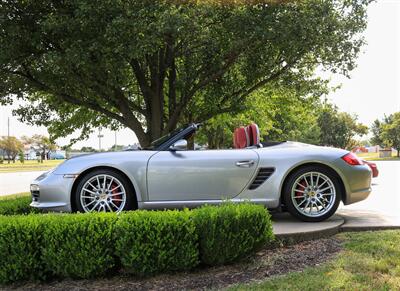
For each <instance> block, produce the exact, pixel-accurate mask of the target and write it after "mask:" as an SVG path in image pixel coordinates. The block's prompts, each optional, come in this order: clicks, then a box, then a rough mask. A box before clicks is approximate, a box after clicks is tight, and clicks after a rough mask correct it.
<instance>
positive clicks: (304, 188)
mask: <svg viewBox="0 0 400 291" xmlns="http://www.w3.org/2000/svg"><path fill="white" fill-rule="evenodd" d="M296 184H297V185H299V186H301V187H303V188H304V189H306V188H307V187H306V186H304V185H302V184H300V183H296Z"/></svg>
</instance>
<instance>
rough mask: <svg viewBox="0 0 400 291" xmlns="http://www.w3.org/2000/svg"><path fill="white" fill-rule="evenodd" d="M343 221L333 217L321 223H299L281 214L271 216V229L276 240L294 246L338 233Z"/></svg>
mask: <svg viewBox="0 0 400 291" xmlns="http://www.w3.org/2000/svg"><path fill="white" fill-rule="evenodd" d="M344 222H345V221H344V219H343V218H342V217H341V216H339V215H334V216H333V217H331V218H330V219H328V220H326V221H323V222H317V223H312V222H309V223H307V222H301V221H299V220H297V219H295V218H293V217H291V216H290V215H289V213H282V214H276V215H273V228H274V234H275V237H276V238H277V240H278V241H279V242H281V243H284V244H294V243H298V242H302V241H308V240H314V239H318V238H326V237H330V236H332V235H335V234H337V233H339V232H340V227H341V226H342V225H343V224H344Z"/></svg>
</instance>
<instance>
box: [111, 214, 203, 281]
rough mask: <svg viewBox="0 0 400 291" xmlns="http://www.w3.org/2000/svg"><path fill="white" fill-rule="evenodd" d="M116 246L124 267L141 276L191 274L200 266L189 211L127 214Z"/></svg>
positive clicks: (119, 226)
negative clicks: (168, 273)
mask: <svg viewBox="0 0 400 291" xmlns="http://www.w3.org/2000/svg"><path fill="white" fill-rule="evenodd" d="M116 246H117V254H118V256H119V257H120V259H121V263H122V266H123V267H124V268H126V269H127V270H128V271H129V272H131V273H133V274H137V275H148V274H152V273H156V272H161V271H164V272H165V271H177V270H188V269H191V268H193V267H195V266H196V265H197V264H198V256H199V254H198V247H197V234H196V229H195V224H194V222H193V220H192V219H191V217H190V213H189V211H163V212H148V211H137V212H131V213H123V214H121V215H120V217H119V219H118V222H117V230H116Z"/></svg>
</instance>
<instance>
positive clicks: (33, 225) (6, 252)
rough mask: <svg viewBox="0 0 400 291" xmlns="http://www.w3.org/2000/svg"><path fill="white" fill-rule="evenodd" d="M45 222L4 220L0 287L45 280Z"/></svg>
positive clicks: (38, 219)
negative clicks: (43, 235)
mask: <svg viewBox="0 0 400 291" xmlns="http://www.w3.org/2000/svg"><path fill="white" fill-rule="evenodd" d="M42 221H43V220H42V219H41V217H39V216H35V215H27V216H16V217H12V218H11V217H7V216H0V253H1V256H0V283H6V282H15V281H19V280H28V279H37V278H43V266H42V264H41V262H42V261H41V257H40V255H41V253H40V251H41V249H40V248H41V246H42V244H41V239H42V231H43V223H42Z"/></svg>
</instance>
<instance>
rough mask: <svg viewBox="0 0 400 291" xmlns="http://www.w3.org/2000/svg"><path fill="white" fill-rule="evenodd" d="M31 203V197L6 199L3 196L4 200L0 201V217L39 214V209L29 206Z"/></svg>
mask: <svg viewBox="0 0 400 291" xmlns="http://www.w3.org/2000/svg"><path fill="white" fill-rule="evenodd" d="M2 198H3V197H2ZM31 202H32V198H31V196H21V197H16V198H7V196H5V198H3V199H1V200H0V215H18V214H29V213H39V212H40V210H39V209H37V208H34V207H30V206H29V204H30V203H31Z"/></svg>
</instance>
